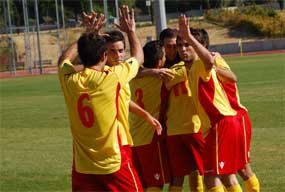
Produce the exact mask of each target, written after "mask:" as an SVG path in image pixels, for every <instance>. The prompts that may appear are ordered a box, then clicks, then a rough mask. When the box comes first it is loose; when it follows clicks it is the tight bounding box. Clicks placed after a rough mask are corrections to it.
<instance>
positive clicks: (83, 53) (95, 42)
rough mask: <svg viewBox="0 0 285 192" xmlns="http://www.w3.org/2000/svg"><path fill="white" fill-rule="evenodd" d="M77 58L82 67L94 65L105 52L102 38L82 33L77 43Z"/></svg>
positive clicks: (104, 43)
mask: <svg viewBox="0 0 285 192" xmlns="http://www.w3.org/2000/svg"><path fill="white" fill-rule="evenodd" d="M77 49H78V54H79V57H80V59H81V61H82V63H83V65H84V67H91V66H93V65H96V64H97V63H98V62H99V61H100V59H101V57H102V55H103V53H104V52H105V51H106V50H107V46H106V40H105V38H104V37H102V36H99V35H96V34H94V33H84V34H82V35H81V36H80V38H79V39H78V41H77Z"/></svg>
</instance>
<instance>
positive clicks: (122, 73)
mask: <svg viewBox="0 0 285 192" xmlns="http://www.w3.org/2000/svg"><path fill="white" fill-rule="evenodd" d="M110 70H112V71H114V72H115V73H116V74H117V75H118V77H119V81H120V83H121V84H122V85H125V84H126V83H128V82H129V81H130V80H132V79H133V78H134V77H135V76H136V75H137V73H138V70H139V63H138V61H137V60H136V59H135V58H134V57H131V58H129V59H127V60H126V61H124V62H122V63H120V64H119V65H116V66H113V67H110Z"/></svg>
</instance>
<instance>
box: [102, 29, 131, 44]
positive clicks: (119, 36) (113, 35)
mask: <svg viewBox="0 0 285 192" xmlns="http://www.w3.org/2000/svg"><path fill="white" fill-rule="evenodd" d="M106 34H108V36H106V37H105V39H106V41H107V43H115V42H118V41H122V42H123V43H124V48H126V42H125V37H124V34H123V33H122V32H121V31H118V30H113V31H108V32H106Z"/></svg>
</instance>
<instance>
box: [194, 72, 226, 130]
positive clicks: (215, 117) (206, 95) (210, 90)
mask: <svg viewBox="0 0 285 192" xmlns="http://www.w3.org/2000/svg"><path fill="white" fill-rule="evenodd" d="M214 95H215V84H214V80H213V78H212V77H211V79H210V80H209V81H208V82H204V81H203V80H202V79H201V78H200V79H199V83H198V97H199V101H200V103H201V105H202V107H203V108H204V110H205V112H206V113H207V115H208V117H209V119H210V121H211V124H212V125H214V124H215V123H216V122H218V121H219V120H220V119H221V118H222V117H223V115H222V114H221V113H220V112H219V110H218V109H217V108H216V107H215V106H214Z"/></svg>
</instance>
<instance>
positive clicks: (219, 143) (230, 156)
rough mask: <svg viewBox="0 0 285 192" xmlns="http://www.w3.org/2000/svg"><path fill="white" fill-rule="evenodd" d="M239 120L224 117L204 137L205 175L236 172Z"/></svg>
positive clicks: (237, 118)
mask: <svg viewBox="0 0 285 192" xmlns="http://www.w3.org/2000/svg"><path fill="white" fill-rule="evenodd" d="M240 122H241V121H240V118H239V117H238V116H226V117H223V118H222V119H221V120H220V121H218V122H217V123H216V124H215V125H214V126H213V127H212V128H211V129H210V132H209V134H208V135H207V136H206V138H205V140H206V145H205V150H204V155H203V157H204V169H205V175H206V176H211V175H223V174H235V173H236V172H237V170H238V166H237V165H238V162H239V160H237V159H238V157H240V156H241V154H240V150H239V148H240V146H239V142H240V140H241V138H240V134H239V129H240V126H241V125H240Z"/></svg>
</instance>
